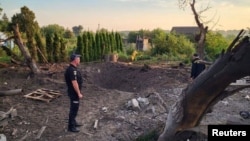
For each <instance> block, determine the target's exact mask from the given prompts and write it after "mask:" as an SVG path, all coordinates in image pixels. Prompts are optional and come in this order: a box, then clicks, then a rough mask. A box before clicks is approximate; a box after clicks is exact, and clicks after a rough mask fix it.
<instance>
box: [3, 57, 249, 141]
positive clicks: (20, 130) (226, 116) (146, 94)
mask: <svg viewBox="0 0 250 141" xmlns="http://www.w3.org/2000/svg"><path fill="white" fill-rule="evenodd" d="M66 67H67V64H53V65H41V69H42V70H43V72H44V74H43V75H42V77H41V76H39V77H35V78H30V79H27V76H28V75H29V74H28V69H27V68H25V67H20V66H9V67H7V68H2V69H0V91H5V90H10V89H23V93H21V94H18V95H12V96H2V97H0V111H3V112H7V111H8V110H9V109H10V108H11V107H13V108H15V109H16V110H17V116H16V117H14V118H13V119H9V120H8V124H7V125H6V126H4V127H1V128H0V134H4V135H5V136H6V137H7V140H8V141H24V140H25V141H26V140H27V141H33V140H41V141H85V140H86V141H134V140H139V138H138V137H140V136H142V135H145V134H148V133H150V132H151V133H155V132H154V131H156V134H157V133H160V132H161V131H162V129H163V127H164V124H165V120H166V118H167V113H168V110H169V109H170V107H171V106H172V105H173V104H174V103H175V101H176V100H177V99H178V95H180V94H181V91H182V89H183V88H185V87H186V86H187V85H188V83H189V73H190V67H189V66H186V67H182V68H180V67H176V66H175V67H173V66H170V65H168V64H166V63H159V64H155V65H150V66H143V65H140V64H137V65H136V64H128V63H121V62H116V63H112V62H102V63H88V64H81V66H80V67H79V69H80V70H81V72H82V74H83V77H84V88H83V93H84V97H83V99H82V100H81V103H80V109H79V113H78V116H77V120H78V121H79V122H80V123H82V124H83V126H82V127H80V132H79V133H71V132H67V118H68V111H69V99H68V97H67V94H66V86H65V83H64V77H63V73H64V70H65V68H66ZM39 88H46V89H51V90H57V91H59V92H60V93H61V94H62V95H61V96H60V97H58V98H56V99H53V100H52V101H50V102H44V101H39V100H34V99H30V98H25V97H24V95H25V94H28V93H30V92H32V91H35V90H37V89H39ZM249 95H250V91H249V89H244V90H242V91H240V92H238V93H237V94H235V95H232V96H230V97H228V98H226V99H224V100H222V101H220V102H219V103H217V104H216V105H215V107H214V108H213V111H212V112H211V113H208V114H207V115H206V116H205V117H204V118H203V120H202V121H201V125H208V124H227V123H237V124H250V119H244V118H242V117H241V116H240V115H239V112H240V111H250V108H249V107H250V102H249V98H248V97H249ZM133 98H136V99H138V98H147V99H148V100H149V104H143V103H140V109H133V108H131V107H128V101H130V100H131V99H133ZM161 99H163V100H164V101H161ZM97 120H98V126H97V129H94V123H95V121H97ZM42 127H44V128H45V130H44V132H43V133H42V134H41V137H40V138H39V139H37V137H38V135H39V132H40V130H41V129H42ZM156 139H157V136H155V137H154V138H153V139H152V140H156Z"/></svg>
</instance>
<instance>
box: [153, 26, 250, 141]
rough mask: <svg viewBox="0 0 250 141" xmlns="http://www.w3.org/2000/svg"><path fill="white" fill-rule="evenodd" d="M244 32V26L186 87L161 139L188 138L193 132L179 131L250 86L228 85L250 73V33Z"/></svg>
mask: <svg viewBox="0 0 250 141" xmlns="http://www.w3.org/2000/svg"><path fill="white" fill-rule="evenodd" d="M242 33H243V30H242V31H241V32H240V33H239V35H238V36H237V37H236V38H235V40H234V41H233V42H232V43H231V44H230V45H229V47H228V48H227V50H223V51H222V52H221V54H220V56H219V57H218V58H217V60H216V61H215V62H214V63H213V64H212V65H211V66H210V68H209V69H208V70H205V71H203V73H201V74H200V75H199V76H198V77H197V78H196V79H195V80H194V81H193V82H192V83H190V84H189V85H188V86H187V87H186V88H185V89H183V90H182V93H181V95H180V97H179V98H178V101H177V102H176V103H175V104H174V105H172V107H171V109H170V111H169V113H168V118H167V121H166V124H165V128H164V131H163V132H162V134H161V135H160V137H159V138H158V141H178V140H187V139H188V138H190V136H186V137H185V138H178V137H179V136H178V135H179V134H181V133H184V132H185V130H188V129H190V128H193V127H195V126H197V125H199V123H200V121H201V119H202V117H203V116H204V115H205V114H206V113H207V111H208V110H209V109H210V108H211V107H212V106H213V105H215V104H216V103H217V102H218V101H220V100H222V99H224V98H226V97H228V96H230V95H233V94H235V93H236V92H237V91H239V90H242V89H244V88H246V87H249V86H243V87H237V88H234V87H231V88H228V87H229V85H230V84H231V83H232V82H234V81H235V80H238V79H240V78H242V77H245V76H249V75H250V69H249V67H250V63H249V60H250V41H249V36H242ZM227 88H228V89H227Z"/></svg>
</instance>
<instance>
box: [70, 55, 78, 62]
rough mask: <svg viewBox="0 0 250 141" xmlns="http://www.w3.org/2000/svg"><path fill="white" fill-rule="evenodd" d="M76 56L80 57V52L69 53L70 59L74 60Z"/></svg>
mask: <svg viewBox="0 0 250 141" xmlns="http://www.w3.org/2000/svg"><path fill="white" fill-rule="evenodd" d="M77 57H81V55H80V54H72V55H70V61H74V60H75V59H76V58H77Z"/></svg>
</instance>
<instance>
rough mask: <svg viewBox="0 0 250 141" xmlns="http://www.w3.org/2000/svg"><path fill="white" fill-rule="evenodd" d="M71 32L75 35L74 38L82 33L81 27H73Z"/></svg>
mask: <svg viewBox="0 0 250 141" xmlns="http://www.w3.org/2000/svg"><path fill="white" fill-rule="evenodd" d="M72 30H73V33H74V34H75V36H78V35H80V34H81V33H82V30H83V27H82V26H81V25H78V26H73V27H72Z"/></svg>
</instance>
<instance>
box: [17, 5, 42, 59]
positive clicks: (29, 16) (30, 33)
mask: <svg viewBox="0 0 250 141" xmlns="http://www.w3.org/2000/svg"><path fill="white" fill-rule="evenodd" d="M12 24H18V25H19V28H20V31H21V32H25V34H26V37H27V47H28V49H29V51H30V54H31V57H32V58H33V59H35V60H37V49H36V46H35V42H34V37H35V33H36V32H37V31H38V29H39V26H38V23H37V21H35V14H34V13H33V12H32V11H31V10H29V8H28V7H26V6H24V7H22V8H21V13H18V14H15V15H14V16H13V17H12Z"/></svg>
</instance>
